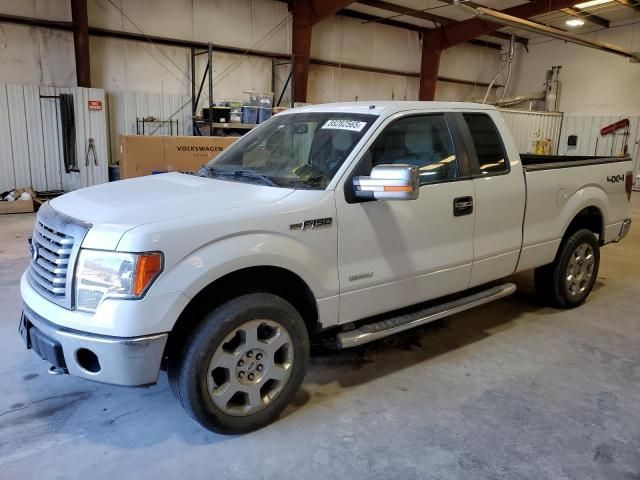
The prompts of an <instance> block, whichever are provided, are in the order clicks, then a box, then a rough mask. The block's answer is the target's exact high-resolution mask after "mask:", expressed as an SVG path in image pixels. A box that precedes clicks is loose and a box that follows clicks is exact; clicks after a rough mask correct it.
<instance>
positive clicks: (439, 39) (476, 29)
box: [426, 0, 576, 50]
mask: <svg viewBox="0 0 640 480" xmlns="http://www.w3.org/2000/svg"><path fill="white" fill-rule="evenodd" d="M575 2H576V0H532V1H531V2H529V3H525V4H523V5H518V6H517V7H511V8H507V9H506V10H502V11H501V13H504V14H507V15H512V16H514V17H520V18H531V17H535V16H536V15H541V14H543V13H547V12H552V11H554V10H560V9H561V8H567V7H570V6H572V5H573V4H574V3H575ZM502 27H503V26H502V25H501V24H499V23H496V22H490V21H487V20H483V19H480V18H471V19H469V20H464V21H462V22H456V23H452V24H451V25H446V26H444V27H442V28H439V29H435V30H431V31H430V32H429V34H428V37H429V38H427V39H426V40H427V42H428V43H429V44H430V45H431V48H436V49H438V50H444V49H447V48H450V47H453V46H455V45H459V44H460V43H464V42H466V41H467V40H470V39H472V38H478V37H480V36H482V35H489V34H490V33H493V32H495V31H496V30H498V29H500V28H502Z"/></svg>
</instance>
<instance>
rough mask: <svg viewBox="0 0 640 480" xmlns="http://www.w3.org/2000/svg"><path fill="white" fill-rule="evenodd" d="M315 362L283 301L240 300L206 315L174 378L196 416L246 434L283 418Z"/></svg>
mask: <svg viewBox="0 0 640 480" xmlns="http://www.w3.org/2000/svg"><path fill="white" fill-rule="evenodd" d="M308 362H309V338H308V334H307V329H306V326H305V324H304V321H303V320H302V318H301V317H300V314H299V313H298V312H297V310H296V309H295V308H293V307H292V306H291V304H289V303H288V302H287V301H285V300H284V299H282V298H280V297H277V296H275V295H271V294H267V293H255V294H248V295H242V296H240V297H237V298H234V299H232V300H230V301H228V302H227V303H225V304H223V305H221V306H220V307H218V308H216V309H215V310H214V311H212V312H211V313H210V314H208V315H207V316H206V317H205V318H204V319H203V321H202V323H201V324H200V325H199V326H198V328H196V330H195V331H194V332H193V333H192V335H191V336H190V337H189V338H188V340H187V342H186V343H185V345H184V347H183V350H182V353H181V354H179V355H176V358H174V359H170V363H169V381H170V383H171V384H172V390H173V391H174V393H175V395H176V397H177V398H178V401H179V402H180V403H181V404H182V406H183V407H184V409H185V410H186V411H187V413H188V414H189V415H191V417H193V418H194V419H195V420H196V421H197V422H199V423H200V424H201V425H203V426H204V427H205V428H208V429H209V430H213V431H216V432H220V433H243V432H248V431H251V430H254V429H256V428H260V427H262V426H264V425H266V424H268V423H270V422H271V421H273V420H274V419H275V418H277V417H278V415H280V413H281V412H282V411H283V410H284V409H285V408H286V406H287V405H288V404H289V402H290V401H291V400H292V399H293V396H294V395H295V393H296V391H297V390H298V388H299V387H300V385H301V383H302V380H303V379H304V375H305V372H306V369H307V365H308Z"/></svg>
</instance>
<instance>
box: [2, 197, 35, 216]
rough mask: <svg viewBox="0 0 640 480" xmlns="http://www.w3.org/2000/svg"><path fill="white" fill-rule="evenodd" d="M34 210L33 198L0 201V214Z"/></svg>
mask: <svg viewBox="0 0 640 480" xmlns="http://www.w3.org/2000/svg"><path fill="white" fill-rule="evenodd" d="M34 211H35V208H34V207H33V200H14V201H13V202H0V215H3V214H5V213H32V212H34Z"/></svg>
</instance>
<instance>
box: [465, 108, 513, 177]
mask: <svg viewBox="0 0 640 480" xmlns="http://www.w3.org/2000/svg"><path fill="white" fill-rule="evenodd" d="M464 119H465V120H466V122H467V126H468V127H469V132H470V133H471V138H472V139H473V145H474V146H475V149H476V157H477V158H478V166H479V167H480V172H482V173H483V174H485V175H489V174H497V173H505V172H507V171H508V169H509V166H508V163H507V156H506V154H505V151H504V147H503V145H502V139H501V138H500V134H499V133H498V129H497V128H496V126H495V124H494V123H493V120H491V117H489V115H485V114H484V113H465V114H464Z"/></svg>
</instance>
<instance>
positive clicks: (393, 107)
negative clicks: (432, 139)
mask: <svg viewBox="0 0 640 480" xmlns="http://www.w3.org/2000/svg"><path fill="white" fill-rule="evenodd" d="M495 108H496V107H494V106H491V105H485V104H481V103H468V102H413V101H380V102H376V101H373V100H372V101H368V102H341V103H323V104H317V105H307V106H304V107H297V108H293V109H291V110H287V113H305V112H341V113H366V114H369V115H382V114H383V113H384V114H385V115H389V114H393V113H396V112H402V111H405V110H437V111H452V110H495Z"/></svg>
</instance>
